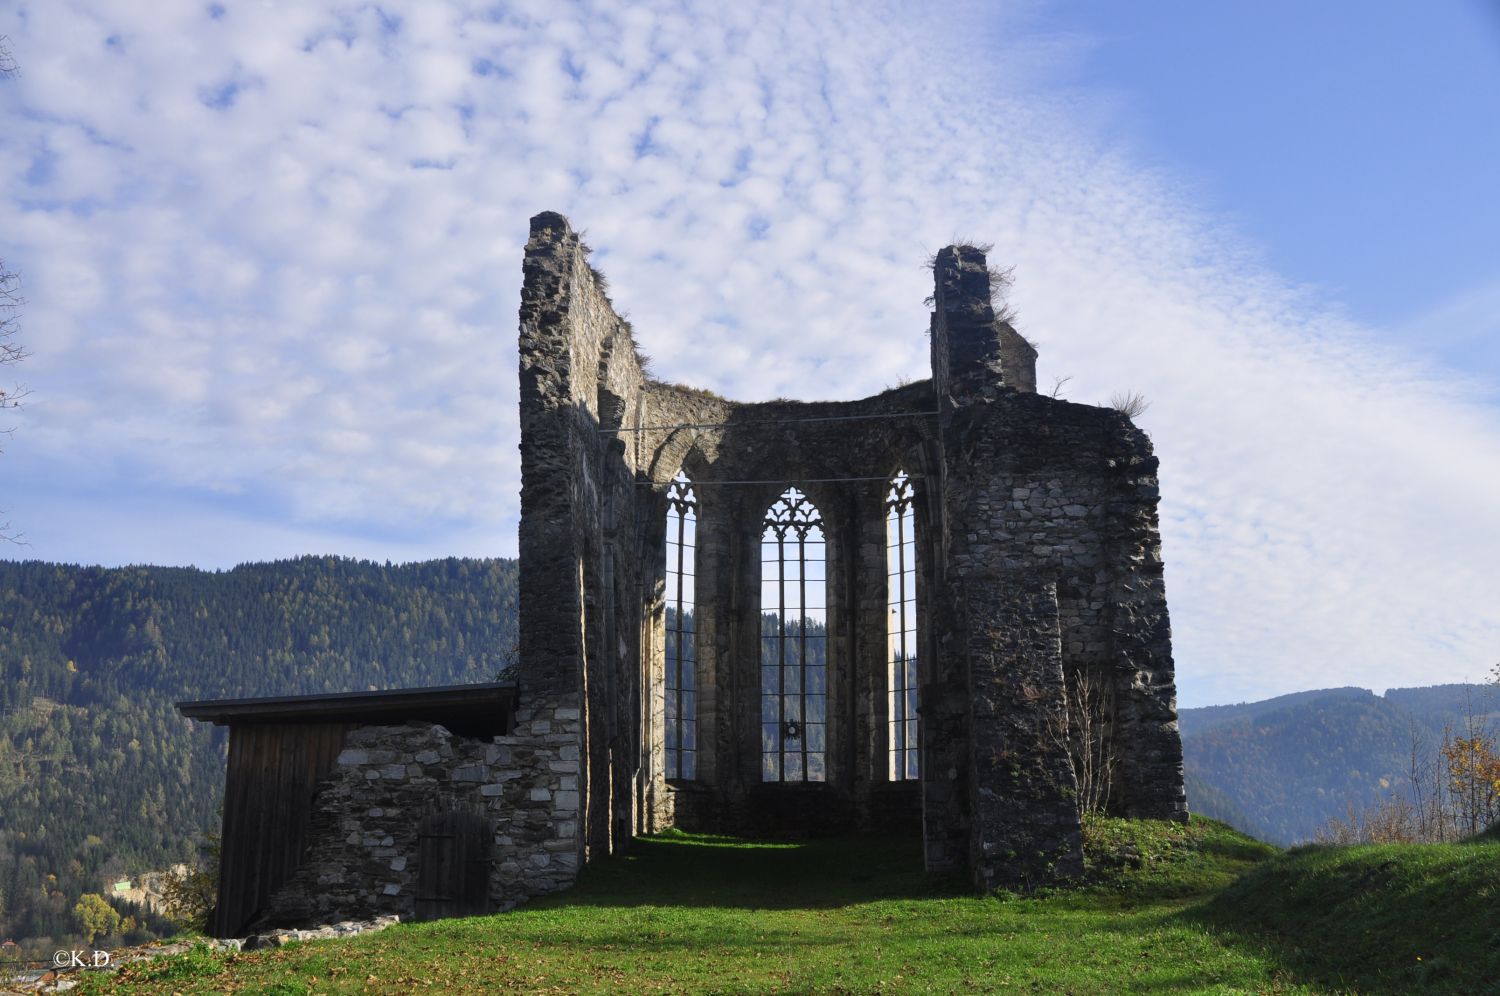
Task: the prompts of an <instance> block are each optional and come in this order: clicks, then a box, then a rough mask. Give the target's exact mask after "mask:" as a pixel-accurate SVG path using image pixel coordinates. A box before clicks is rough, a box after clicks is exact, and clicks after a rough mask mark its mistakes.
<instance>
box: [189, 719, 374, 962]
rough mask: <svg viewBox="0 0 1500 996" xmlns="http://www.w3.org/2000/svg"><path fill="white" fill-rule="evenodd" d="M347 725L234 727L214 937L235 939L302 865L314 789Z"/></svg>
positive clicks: (335, 755)
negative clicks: (272, 894)
mask: <svg viewBox="0 0 1500 996" xmlns="http://www.w3.org/2000/svg"><path fill="white" fill-rule="evenodd" d="M348 729H349V724H346V723H245V724H241V725H236V726H232V727H231V728H230V732H229V768H228V772H227V775H226V778H225V783H224V824H223V838H222V849H221V851H220V855H219V905H218V907H217V909H216V910H215V915H214V922H213V923H212V924H211V925H210V926H211V928H212V933H213V934H214V936H216V937H237V936H239V934H240V932H241V931H243V930H244V928H245V926H246V925H247V924H248V923H249V922H250V920H251V918H253V917H254V916H255V914H256V913H257V912H258V911H259V910H260V909H261V907H262V906H264V905H265V903H266V900H267V899H269V898H270V896H271V893H273V892H275V891H276V889H277V888H279V887H280V886H281V885H282V884H283V883H285V882H286V880H287V879H288V878H290V877H291V875H292V873H293V872H295V871H296V870H297V866H298V865H299V864H301V862H302V851H303V848H304V847H305V845H306V843H307V831H308V825H309V823H310V821H311V816H312V801H313V790H314V789H315V788H316V787H317V784H318V781H319V780H320V779H322V778H323V776H324V775H326V774H328V773H329V772H330V771H332V770H333V767H334V762H335V761H336V760H337V759H338V756H339V752H340V751H341V750H343V745H344V734H345V732H346V731H347V730H348Z"/></svg>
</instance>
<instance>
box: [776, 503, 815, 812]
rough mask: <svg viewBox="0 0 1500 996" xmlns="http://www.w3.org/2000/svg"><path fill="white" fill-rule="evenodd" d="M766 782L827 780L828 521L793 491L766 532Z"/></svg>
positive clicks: (778, 507)
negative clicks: (826, 538) (826, 547)
mask: <svg viewBox="0 0 1500 996" xmlns="http://www.w3.org/2000/svg"><path fill="white" fill-rule="evenodd" d="M760 548H761V575H760V578H761V582H760V664H761V667H760V703H761V706H760V709H761V712H760V719H761V735H760V749H761V780H762V781H767V782H821V781H826V780H827V777H828V771H827V766H826V763H825V757H824V755H825V752H826V751H827V749H828V744H827V740H828V618H827V601H826V599H827V589H828V582H827V575H826V573H825V562H826V557H825V542H824V538H823V517H822V516H821V515H819V514H818V509H817V506H815V505H813V503H812V502H810V501H808V500H807V496H806V495H804V494H803V493H802V492H800V491H798V490H797V489H796V488H787V489H786V491H785V492H783V493H782V495H781V497H780V498H779V499H777V501H776V503H775V504H774V505H772V506H771V508H770V509H769V510H768V511H767V512H766V519H765V523H764V529H763V531H762V533H761V543H760Z"/></svg>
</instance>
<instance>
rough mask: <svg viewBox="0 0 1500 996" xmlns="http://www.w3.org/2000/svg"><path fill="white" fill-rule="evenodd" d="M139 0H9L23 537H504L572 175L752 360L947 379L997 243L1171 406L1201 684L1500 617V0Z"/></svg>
mask: <svg viewBox="0 0 1500 996" xmlns="http://www.w3.org/2000/svg"><path fill="white" fill-rule="evenodd" d="M1313 8H1315V9H1313ZM150 11H151V12H150V15H149V16H143V14H142V7H141V5H140V4H139V3H137V2H134V0H40V2H26V0H0V34H3V35H6V36H8V38H9V48H10V49H11V52H12V55H13V56H14V59H15V61H16V62H17V63H18V65H19V67H20V73H19V75H17V76H15V77H13V78H11V79H8V80H5V81H0V122H3V128H0V258H3V259H4V260H5V262H6V264H7V267H8V268H11V269H15V270H18V271H19V272H20V273H21V275H22V278H23V280H24V288H25V294H26V298H27V300H28V304H27V306H26V309H25V312H24V316H23V319H24V325H23V328H22V337H23V338H24V341H25V344H26V346H27V347H28V348H29V349H30V350H31V352H32V354H33V355H32V356H31V357H30V358H29V359H28V360H27V361H26V362H25V363H24V364H23V365H22V366H20V367H16V368H10V369H7V370H5V371H0V373H3V374H4V375H5V376H7V377H8V378H10V379H11V380H20V381H23V382H24V383H25V384H26V385H27V386H28V387H29V388H30V390H31V395H30V397H29V398H28V406H27V408H26V410H25V411H24V412H23V413H21V414H20V415H19V416H16V417H12V418H11V419H10V423H11V424H12V425H13V427H14V428H15V432H14V434H13V435H12V436H11V437H10V438H9V439H8V440H4V447H5V453H4V455H3V456H0V508H4V509H5V510H6V514H5V515H4V516H0V521H4V520H5V519H8V520H9V522H10V524H11V530H12V531H13V532H19V533H21V534H23V535H24V538H25V540H26V542H27V543H28V544H29V545H27V546H4V547H0V556H7V557H13V558H39V559H47V560H62V561H75V562H84V563H103V564H121V563H131V562H135V563H165V564H196V565H199V566H202V567H209V568H217V567H229V566H232V565H234V564H235V563H238V562H241V561H247V560H263V559H270V558H277V557H288V556H295V555H298V554H302V553H325V552H326V553H338V554H346V555H352V556H361V557H371V558H376V559H386V558H389V559H392V560H409V559H419V558H426V557H435V556H446V555H513V554H514V552H515V527H516V515H517V490H518V486H519V468H518V457H517V450H516V444H517V431H516V412H515V401H516V370H515V325H516V308H517V302H518V294H519V285H520V260H521V247H522V245H523V244H524V242H525V238H526V221H527V218H528V217H529V216H530V215H532V214H534V213H536V212H537V211H540V210H546V209H552V210H560V211H563V212H565V213H567V214H568V215H569V216H570V217H571V218H572V219H573V221H574V223H575V225H576V226H577V227H579V228H582V229H585V230H586V231H587V238H588V241H589V242H590V243H591V244H592V245H593V246H594V247H595V250H596V254H595V257H594V261H595V262H596V263H597V264H598V265H599V266H600V267H601V268H602V269H603V270H604V271H605V272H606V273H607V274H608V276H609V277H610V281H611V288H612V291H611V292H612V295H613V297H614V299H615V301H616V304H617V306H618V307H620V308H621V309H622V310H624V311H626V312H628V313H629V315H630V317H631V318H632V320H633V321H634V324H635V326H636V329H637V330H638V332H639V334H640V337H641V339H642V343H643V346H644V348H645V349H646V351H647V352H649V353H650V354H651V355H652V357H653V358H654V368H655V370H656V371H657V373H658V374H659V375H661V376H663V377H665V378H667V379H672V380H680V381H684V382H688V383H692V384H695V385H698V386H702V387H706V388H711V389H713V390H717V391H720V392H723V393H725V394H728V395H731V396H734V397H738V398H741V399H745V400H759V399H765V398H770V397H775V396H790V397H799V398H809V399H811V398H851V397H858V396H861V395H865V394H868V393H871V392H874V391H878V390H880V389H881V388H883V387H886V386H888V385H892V384H895V383H897V382H899V381H901V380H902V379H910V378H915V377H921V376H924V375H925V373H926V371H925V368H924V364H925V361H926V351H927V341H926V338H925V337H924V334H923V333H924V329H925V326H926V313H925V309H924V307H923V305H922V299H923V297H924V296H925V295H926V294H927V293H928V289H927V286H926V281H927V275H926V274H925V273H924V271H923V269H922V265H921V264H922V261H923V259H924V258H925V256H926V255H927V254H928V253H930V252H931V251H933V250H934V249H936V248H938V247H940V246H942V245H944V244H946V243H948V242H950V241H952V240H954V239H955V238H969V239H976V240H982V241H986V242H990V243H993V244H994V245H995V247H996V248H995V251H994V254H993V255H994V257H995V258H996V260H997V261H998V262H1000V263H1002V264H1014V266H1015V268H1016V269H1015V275H1016V284H1015V289H1014V293H1013V300H1014V304H1015V306H1016V308H1017V310H1018V312H1019V314H1020V321H1019V324H1020V325H1021V327H1022V329H1023V331H1025V332H1026V333H1027V334H1028V335H1029V336H1030V337H1031V338H1032V339H1033V340H1035V341H1036V342H1037V343H1038V345H1039V346H1040V349H1041V360H1040V363H1039V375H1040V379H1041V381H1042V382H1043V384H1044V385H1046V386H1050V385H1051V384H1052V382H1053V381H1054V379H1056V378H1069V379H1068V380H1067V381H1066V382H1065V384H1064V385H1063V387H1062V388H1061V391H1062V394H1063V396H1065V397H1068V398H1070V399H1072V400H1075V401H1080V402H1086V403H1095V404H1097V403H1102V402H1104V401H1106V400H1107V399H1108V398H1109V396H1110V395H1111V394H1112V393H1114V392H1116V391H1120V390H1134V391H1140V392H1142V393H1144V394H1145V395H1146V396H1147V397H1148V398H1149V399H1150V401H1151V402H1152V406H1151V408H1150V410H1149V411H1148V412H1147V413H1146V414H1145V415H1144V416H1142V417H1141V419H1140V421H1141V424H1142V425H1143V427H1145V428H1146V429H1147V430H1148V431H1149V432H1150V433H1151V434H1152V436H1153V438H1154V439H1155V442H1156V446H1157V450H1158V453H1159V455H1160V456H1161V458H1162V466H1163V469H1162V486H1163V493H1164V499H1163V505H1162V516H1163V534H1164V544H1165V555H1166V560H1167V565H1168V566H1167V570H1168V574H1167V582H1168V592H1169V596H1170V598H1171V601H1172V609H1173V617H1174V633H1175V639H1176V652H1177V658H1178V674H1179V687H1180V689H1181V701H1182V702H1183V704H1186V705H1203V704H1208V703H1212V702H1225V701H1235V700H1241V699H1247V698H1259V697H1263V696H1266V695H1271V694H1277V693H1281V692H1286V691H1292V690H1296V689H1301V688H1309V687H1325V686H1332V685H1343V684H1354V685H1361V686H1365V687H1372V688H1375V689H1377V690H1379V689H1382V688H1385V687H1388V686H1399V685H1420V684H1431V683H1435V682H1440V681H1456V680H1463V679H1471V680H1477V679H1479V678H1481V677H1483V676H1484V675H1485V674H1486V673H1487V672H1488V671H1489V669H1490V668H1491V667H1492V666H1493V665H1494V664H1495V663H1496V662H1497V661H1500V346H1497V342H1500V238H1497V237H1496V232H1497V231H1500V197H1497V196H1496V191H1495V183H1494V177H1493V171H1494V164H1495V162H1497V161H1500V137H1497V136H1500V14H1497V13H1496V11H1495V9H1494V6H1493V4H1491V3H1489V2H1487V0H1434V2H1433V3H1430V4H1424V5H1415V4H1410V3H1406V2H1398V0H1385V2H1373V3H1372V2H1371V0H1361V2H1354V0H1339V2H1329V3H1323V4H1317V5H1309V4H1305V3H1301V2H1290V0H1280V2H1260V0H1257V2H1254V3H1252V2H1249V0H1244V2H1241V3H1226V4H1201V3H1190V2H1188V0H1161V2H1160V3H1155V4H1129V5H1124V4H1097V3H1088V4H1085V3H1082V2H1076V0H1075V2H1065V0H1055V2H1046V0H1014V2H1007V3H1000V2H993V3H980V4H973V5H971V6H966V5H964V4H962V3H957V4H943V5H936V4H922V3H912V4H903V3H899V2H894V0H861V2H858V3H854V2H838V0H830V2H818V3H804V4H795V5H794V4H788V3H754V2H741V3H737V4H725V3H706V2H705V3H693V2H658V3H649V2H605V0H601V2H596V3H578V4H569V3H565V2H563V0H541V2H507V0H500V2H486V3H479V2H473V3H470V2H465V0H450V2H436V0H422V2H399V0H397V2H389V3H380V4H378V5H377V4H373V3H364V2H337V0H321V2H312V0H297V2H273V0H261V2H245V3H240V2H234V0H221V2H217V3H206V2H199V0H154V2H153V3H152V4H151V5H150Z"/></svg>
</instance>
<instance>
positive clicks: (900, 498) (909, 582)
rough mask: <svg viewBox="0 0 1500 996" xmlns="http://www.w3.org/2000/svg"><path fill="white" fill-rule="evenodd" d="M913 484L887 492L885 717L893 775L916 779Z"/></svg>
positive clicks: (898, 479)
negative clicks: (888, 731) (888, 733)
mask: <svg viewBox="0 0 1500 996" xmlns="http://www.w3.org/2000/svg"><path fill="white" fill-rule="evenodd" d="M912 497H913V494H912V486H911V481H910V479H908V478H907V476H906V472H905V471H901V470H898V471H897V472H896V476H895V477H893V478H891V484H890V487H889V489H888V490H887V491H886V496H885V533H886V547H885V561H886V582H887V586H886V605H887V609H888V611H887V612H886V620H887V622H886V635H887V640H888V649H889V652H888V653H887V655H886V661H887V665H886V676H887V684H886V705H887V710H886V716H887V725H888V728H889V730H890V778H891V781H904V780H906V779H910V778H916V777H917V774H918V757H919V755H920V746H921V741H920V740H919V739H918V737H917V543H916V513H915V512H914V511H913V509H912Z"/></svg>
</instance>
